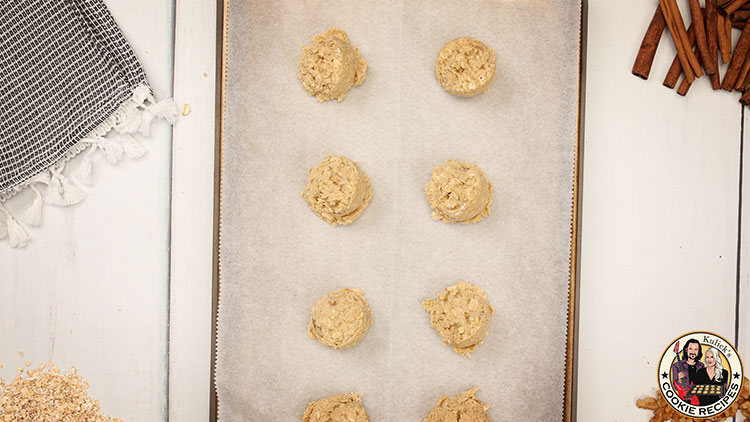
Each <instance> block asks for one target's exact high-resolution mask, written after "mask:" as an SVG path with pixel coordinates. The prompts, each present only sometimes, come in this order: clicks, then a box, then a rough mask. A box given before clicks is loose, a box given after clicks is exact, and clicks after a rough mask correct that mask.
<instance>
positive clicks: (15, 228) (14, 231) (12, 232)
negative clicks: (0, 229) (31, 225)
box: [7, 216, 29, 248]
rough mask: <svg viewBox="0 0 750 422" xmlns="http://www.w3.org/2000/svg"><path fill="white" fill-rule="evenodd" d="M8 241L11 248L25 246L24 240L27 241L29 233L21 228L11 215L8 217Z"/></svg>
mask: <svg viewBox="0 0 750 422" xmlns="http://www.w3.org/2000/svg"><path fill="white" fill-rule="evenodd" d="M7 224H8V242H9V243H10V247H11V248H23V247H25V246H26V242H28V241H29V235H28V234H26V232H25V231H24V230H23V228H22V227H21V226H20V225H19V224H18V223H17V222H16V219H15V218H13V217H10V216H9V217H8V222H7Z"/></svg>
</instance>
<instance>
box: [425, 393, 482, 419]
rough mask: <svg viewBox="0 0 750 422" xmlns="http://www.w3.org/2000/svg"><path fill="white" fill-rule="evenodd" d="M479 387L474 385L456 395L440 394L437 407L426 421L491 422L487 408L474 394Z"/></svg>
mask: <svg viewBox="0 0 750 422" xmlns="http://www.w3.org/2000/svg"><path fill="white" fill-rule="evenodd" d="M477 391H479V388H477V387H474V388H472V389H471V390H469V391H464V392H463V393H461V394H459V395H457V396H456V397H445V396H440V399H439V400H438V402H437V404H436V405H435V408H434V409H432V412H430V416H428V417H427V419H425V420H424V422H490V415H489V414H488V413H487V409H489V408H490V406H488V405H486V404H484V403H482V402H481V401H479V399H478V398H477V397H476V396H475V395H474V394H475V393H476V392H477Z"/></svg>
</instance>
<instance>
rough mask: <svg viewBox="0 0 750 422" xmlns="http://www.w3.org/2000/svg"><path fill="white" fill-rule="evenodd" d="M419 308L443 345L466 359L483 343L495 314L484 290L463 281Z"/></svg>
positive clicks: (426, 301) (428, 300)
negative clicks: (428, 314) (427, 316)
mask: <svg viewBox="0 0 750 422" xmlns="http://www.w3.org/2000/svg"><path fill="white" fill-rule="evenodd" d="M422 307H423V308H424V309H425V310H426V311H427V312H429V313H430V324H431V325H432V328H434V329H435V331H437V332H438V334H439V335H440V337H442V339H443V344H445V345H448V346H451V348H452V349H453V351H454V352H456V353H458V354H459V355H464V356H467V357H471V352H473V351H474V350H475V349H476V348H477V346H479V345H480V344H482V343H483V342H484V337H485V336H486V335H487V332H488V331H489V328H490V317H491V316H492V314H494V313H495V310H494V309H492V306H490V304H489V303H488V302H487V295H485V294H484V291H483V290H482V289H481V288H480V287H479V286H475V285H473V284H469V283H464V282H463V281H461V282H459V283H458V284H455V285H453V286H450V287H448V288H446V289H445V290H443V291H442V292H440V294H439V295H438V296H437V298H436V299H434V300H433V299H425V300H424V301H422Z"/></svg>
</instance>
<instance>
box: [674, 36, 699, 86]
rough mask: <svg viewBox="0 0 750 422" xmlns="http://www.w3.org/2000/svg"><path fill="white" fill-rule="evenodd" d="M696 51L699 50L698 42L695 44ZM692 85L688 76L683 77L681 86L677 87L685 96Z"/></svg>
mask: <svg viewBox="0 0 750 422" xmlns="http://www.w3.org/2000/svg"><path fill="white" fill-rule="evenodd" d="M694 51H695V52H697V51H698V45H697V44H696V46H695V50H694ZM691 86H693V84H691V83H690V82H688V80H687V79H686V78H682V82H680V86H679V88H677V93H678V94H680V95H682V96H683V97H684V96H685V95H687V93H688V90H689V89H690V87H691Z"/></svg>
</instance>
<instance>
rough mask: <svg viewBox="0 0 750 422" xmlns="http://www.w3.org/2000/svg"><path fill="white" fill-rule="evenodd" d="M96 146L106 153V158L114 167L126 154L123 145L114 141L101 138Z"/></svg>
mask: <svg viewBox="0 0 750 422" xmlns="http://www.w3.org/2000/svg"><path fill="white" fill-rule="evenodd" d="M96 145H97V146H98V147H99V149H101V150H102V151H104V158H105V159H106V160H107V162H108V163H109V164H112V165H115V164H117V163H119V162H120V160H121V159H122V154H123V153H124V152H125V151H124V149H123V147H122V144H121V143H120V142H117V141H114V140H112V139H106V138H100V139H99V141H98V142H97V144H96Z"/></svg>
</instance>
